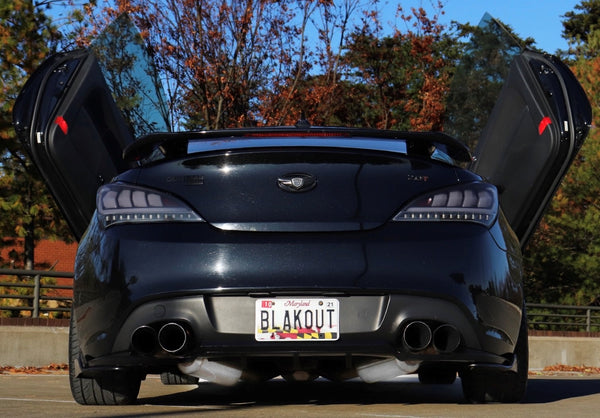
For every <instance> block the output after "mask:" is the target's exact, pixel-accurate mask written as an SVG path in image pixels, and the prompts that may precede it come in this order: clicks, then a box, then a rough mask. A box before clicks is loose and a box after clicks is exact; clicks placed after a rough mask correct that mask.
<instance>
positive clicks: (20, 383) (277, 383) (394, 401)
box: [0, 374, 600, 418]
mask: <svg viewBox="0 0 600 418" xmlns="http://www.w3.org/2000/svg"><path fill="white" fill-rule="evenodd" d="M0 405H1V411H2V416H7V417H9V416H10V417H88V416H95V417H124V416H129V417H131V416H136V417H162V416H169V417H184V416H185V417H189V416H202V417H213V416H214V417H229V416H233V417H236V416H239V417H242V416H244V417H297V416H308V417H327V416H344V417H407V416H418V417H433V416H435V417H481V416H486V417H502V418H506V417H508V416H510V417H511V418H512V417H536V416H544V417H550V416H552V417H560V416H564V417H572V416H577V417H592V416H598V411H599V409H600V376H599V375H593V376H577V375H572V374H563V375H560V374H559V375H555V376H532V377H531V379H530V381H529V386H528V392H527V397H526V399H525V401H524V402H523V403H521V404H513V405H511V404H491V405H490V404H486V405H470V404H466V403H465V401H464V400H463V397H462V391H461V387H460V381H459V380H457V382H456V383H454V384H453V385H448V386H444V385H428V386H426V385H421V384H419V383H418V381H417V379H416V378H415V377H412V376H409V377H402V378H398V379H396V380H394V381H390V382H383V383H376V384H366V383H362V382H359V381H350V382H345V383H332V382H328V381H316V382H312V383H310V384H290V383H287V382H285V381H283V380H277V379H276V380H272V381H269V382H266V383H261V384H253V385H240V386H236V387H234V388H224V387H219V386H215V385H212V384H208V383H201V384H200V385H199V386H165V385H163V384H162V383H161V382H160V379H158V377H155V376H149V377H148V379H147V380H146V381H144V382H142V388H141V391H140V396H139V401H138V404H137V405H132V406H102V407H100V406H81V405H78V404H76V403H75V402H74V401H73V399H72V398H71V394H70V391H69V381H68V377H67V376H66V375H64V374H49V375H23V374H17V375H15V374H11V375H0Z"/></svg>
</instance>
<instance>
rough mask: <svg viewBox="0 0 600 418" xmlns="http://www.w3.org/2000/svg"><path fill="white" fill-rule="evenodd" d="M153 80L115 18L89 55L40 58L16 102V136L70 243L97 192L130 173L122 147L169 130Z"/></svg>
mask: <svg viewBox="0 0 600 418" xmlns="http://www.w3.org/2000/svg"><path fill="white" fill-rule="evenodd" d="M156 80H157V77H156V72H155V71H154V67H153V65H152V64H151V60H150V59H149V57H148V55H147V52H146V49H145V48H144V45H143V41H142V40H141V37H140V36H139V33H138V31H137V29H136V28H135V26H134V25H133V23H132V22H131V21H130V20H129V18H128V17H127V16H126V15H123V16H121V17H119V18H118V19H116V20H115V22H113V23H112V24H111V25H110V26H108V27H107V29H106V30H105V31H104V32H103V33H102V34H101V35H100V36H98V38H97V39H96V40H95V41H94V44H93V45H92V47H91V48H88V49H85V50H77V51H72V52H67V53H62V54H57V55H54V56H52V57H50V58H48V59H47V60H46V61H45V62H44V63H43V64H42V65H41V66H40V68H38V69H37V70H36V72H35V73H34V74H33V75H32V76H31V77H30V79H29V80H28V81H27V83H26V85H25V87H24V88H23V90H22V91H21V93H20V95H19V97H18V98H17V101H16V103H15V106H14V110H13V122H14V125H15V129H16V131H17V135H18V136H19V139H20V140H21V142H22V143H23V144H24V145H25V147H26V149H27V150H28V151H29V154H30V156H31V158H32V159H33V162H34V164H35V165H36V166H37V167H38V169H39V171H40V172H41V174H42V176H43V178H44V180H45V181H46V183H47V185H48V187H49V189H50V191H51V192H52V194H53V195H54V198H55V199H56V201H57V203H58V205H59V207H60V208H61V210H62V211H63V214H64V215H65V218H66V220H67V223H68V224H69V226H70V227H71V230H72V231H73V234H74V236H75V238H76V239H77V240H79V239H80V237H81V236H82V234H83V233H84V231H85V230H86V228H87V226H88V224H89V222H90V219H91V217H92V215H93V213H94V210H95V208H96V191H97V189H98V187H99V186H100V185H102V184H103V183H105V182H108V181H110V180H111V179H112V178H113V177H114V176H116V175H117V174H119V173H121V172H123V171H125V170H126V169H128V168H130V165H129V164H128V163H126V162H125V161H124V160H123V158H122V155H123V150H124V149H125V147H127V145H129V144H131V143H132V142H133V141H134V138H135V137H136V136H139V135H143V134H147V133H149V132H151V131H160V130H162V131H164V130H169V129H170V127H169V124H168V122H166V121H167V118H166V112H164V110H163V109H164V108H165V106H164V101H163V100H162V94H161V91H162V89H161V88H159V86H158V83H157V82H156ZM115 100H116V102H115ZM116 103H120V106H117V104H116Z"/></svg>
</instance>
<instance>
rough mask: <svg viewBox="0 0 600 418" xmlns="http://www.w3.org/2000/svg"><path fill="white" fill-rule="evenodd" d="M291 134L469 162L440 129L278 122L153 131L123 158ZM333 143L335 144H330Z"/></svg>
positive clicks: (137, 158) (173, 154)
mask: <svg viewBox="0 0 600 418" xmlns="http://www.w3.org/2000/svg"><path fill="white" fill-rule="evenodd" d="M267 137H290V138H309V137H310V138H323V145H324V146H326V145H327V143H326V141H327V138H328V137H329V138H374V139H387V140H389V139H397V140H402V141H404V142H405V143H406V152H407V154H408V155H422V156H429V155H431V152H432V147H435V148H437V149H440V150H441V151H443V152H444V153H446V154H447V155H448V156H449V157H451V158H452V159H453V160H455V161H457V162H463V163H467V162H471V160H472V157H471V153H470V151H469V149H468V148H467V146H466V145H464V144H463V143H462V142H460V141H458V140H457V139H455V138H453V137H451V136H450V135H447V134H445V133H443V132H405V131H392V130H378V129H362V128H338V127H305V126H300V127H293V126H291V127H290V126H278V127H265V128H235V129H221V130H211V131H189V132H176V133H170V132H169V133H153V134H149V135H146V136H143V137H141V138H140V139H139V140H137V141H135V142H134V143H132V144H130V145H129V146H128V147H127V148H125V150H124V151H123V159H124V160H125V161H129V162H133V161H141V160H144V159H146V158H148V157H150V156H151V155H152V153H154V152H155V150H157V149H160V151H161V152H162V153H163V154H164V155H165V156H166V157H167V158H177V157H181V156H184V155H186V154H187V152H188V143H189V142H190V141H203V140H206V141H214V140H215V139H220V140H223V141H233V140H236V139H244V138H245V139H251V138H267ZM332 146H335V145H334V144H332Z"/></svg>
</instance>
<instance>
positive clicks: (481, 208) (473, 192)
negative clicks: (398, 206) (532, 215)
mask: <svg viewBox="0 0 600 418" xmlns="http://www.w3.org/2000/svg"><path fill="white" fill-rule="evenodd" d="M497 214H498V192H497V190H496V187H494V186H493V185H491V184H487V183H479V182H474V183H467V184H461V185H458V186H453V187H449V188H446V189H441V190H436V191H434V192H431V193H427V194H425V195H423V196H419V197H418V198H416V199H414V200H413V201H412V202H410V203H409V204H408V205H407V206H405V207H404V208H403V209H402V210H401V211H400V212H399V213H398V214H397V215H396V216H394V218H393V220H394V221H398V222H407V221H408V222H476V223H480V224H483V225H485V226H490V225H492V223H493V222H494V220H495V219H496V216H497Z"/></svg>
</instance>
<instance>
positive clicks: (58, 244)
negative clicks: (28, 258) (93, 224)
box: [0, 238, 77, 272]
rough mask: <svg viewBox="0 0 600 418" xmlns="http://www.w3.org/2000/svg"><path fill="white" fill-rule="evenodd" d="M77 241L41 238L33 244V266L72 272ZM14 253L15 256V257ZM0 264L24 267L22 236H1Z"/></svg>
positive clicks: (6, 266) (7, 266)
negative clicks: (68, 241) (66, 241)
mask: <svg viewBox="0 0 600 418" xmlns="http://www.w3.org/2000/svg"><path fill="white" fill-rule="evenodd" d="M76 253H77V243H75V242H74V243H70V244H67V243H65V242H63V241H52V240H41V241H39V242H37V244H36V246H35V253H34V257H35V268H36V269H39V270H45V269H50V268H51V269H52V270H54V271H66V272H72V271H73V268H74V265H75V254H76ZM15 255H16V257H15ZM0 264H1V265H2V266H3V267H5V268H10V267H14V268H24V264H23V238H3V239H2V245H1V246H0Z"/></svg>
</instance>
